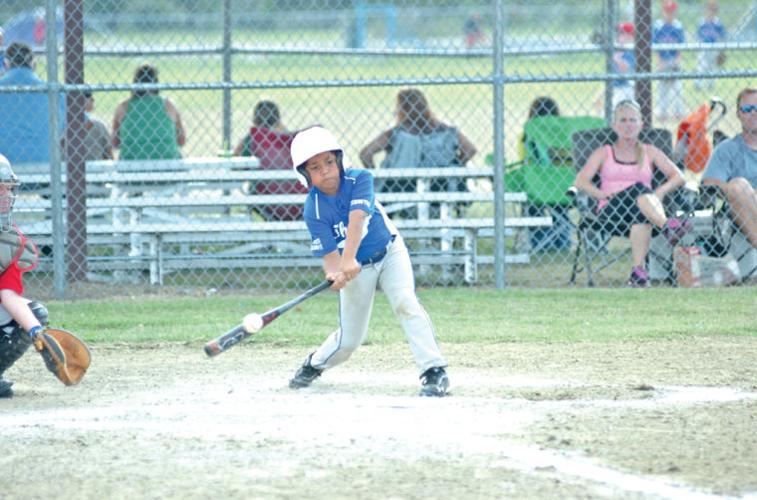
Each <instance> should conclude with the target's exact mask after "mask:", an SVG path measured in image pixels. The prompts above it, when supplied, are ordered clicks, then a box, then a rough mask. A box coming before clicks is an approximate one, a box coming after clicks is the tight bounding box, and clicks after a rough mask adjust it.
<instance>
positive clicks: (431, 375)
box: [419, 366, 449, 398]
mask: <svg viewBox="0 0 757 500" xmlns="http://www.w3.org/2000/svg"><path fill="white" fill-rule="evenodd" d="M421 385H422V387H421V392H420V394H419V396H425V397H436V398H442V397H444V396H446V395H447V389H449V377H447V372H446V371H444V368H442V367H441V366H435V367H433V368H429V369H428V370H426V371H425V372H423V375H421Z"/></svg>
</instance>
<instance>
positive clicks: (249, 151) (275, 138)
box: [234, 101, 307, 220]
mask: <svg viewBox="0 0 757 500" xmlns="http://www.w3.org/2000/svg"><path fill="white" fill-rule="evenodd" d="M252 124H253V126H252V128H250V132H249V133H248V134H247V135H245V136H244V138H242V140H241V141H239V144H237V146H236V147H235V148H234V156H255V157H257V158H258V159H259V160H260V168H261V169H291V168H292V155H291V153H290V148H291V146H292V139H294V135H295V134H294V132H288V131H287V130H286V128H285V127H284V124H283V123H282V122H281V113H280V112H279V107H278V106H277V105H276V103H274V102H272V101H260V102H258V103H257V104H256V105H255V109H254V111H253V118H252ZM254 189H255V192H256V193H257V194H300V193H301V194H304V193H307V188H305V187H304V186H303V185H301V184H300V183H299V182H297V181H268V182H256V183H255V184H254ZM259 210H260V214H261V215H262V216H263V217H264V218H265V219H266V220H299V219H300V218H301V216H302V205H263V206H261V207H260V209H259Z"/></svg>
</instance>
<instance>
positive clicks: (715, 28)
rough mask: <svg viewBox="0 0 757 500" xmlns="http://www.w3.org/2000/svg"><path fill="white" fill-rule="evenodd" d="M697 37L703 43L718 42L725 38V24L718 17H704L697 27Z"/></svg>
mask: <svg viewBox="0 0 757 500" xmlns="http://www.w3.org/2000/svg"><path fill="white" fill-rule="evenodd" d="M697 39H698V40H699V41H700V42H702V43H718V42H722V41H724V40H725V26H723V23H721V22H720V19H718V18H717V17H716V18H714V19H702V22H701V23H700V24H699V29H697Z"/></svg>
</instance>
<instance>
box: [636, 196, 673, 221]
mask: <svg viewBox="0 0 757 500" xmlns="http://www.w3.org/2000/svg"><path fill="white" fill-rule="evenodd" d="M636 204H637V205H638V207H639V210H641V213H643V214H644V216H645V217H646V218H647V220H648V221H649V222H651V223H652V224H654V225H655V226H657V227H659V228H660V229H662V228H663V227H664V226H665V223H666V222H667V221H668V218H667V217H666V216H665V209H664V208H663V207H662V202H661V201H660V199H659V198H658V197H657V196H656V195H654V194H643V195H641V196H639V197H638V198H637V199H636Z"/></svg>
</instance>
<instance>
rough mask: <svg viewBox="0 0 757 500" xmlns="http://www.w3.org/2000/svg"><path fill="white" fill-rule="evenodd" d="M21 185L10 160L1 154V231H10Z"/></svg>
mask: <svg viewBox="0 0 757 500" xmlns="http://www.w3.org/2000/svg"><path fill="white" fill-rule="evenodd" d="M20 184H21V183H20V182H19V181H18V177H16V174H15V173H14V172H13V169H12V168H11V163H10V162H9V161H8V158H6V157H5V156H3V155H2V154H0V231H2V232H5V231H9V230H10V228H11V225H12V224H13V221H12V218H11V217H12V212H13V205H14V204H15V203H16V196H17V195H18V187H19V185H20Z"/></svg>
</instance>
